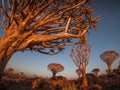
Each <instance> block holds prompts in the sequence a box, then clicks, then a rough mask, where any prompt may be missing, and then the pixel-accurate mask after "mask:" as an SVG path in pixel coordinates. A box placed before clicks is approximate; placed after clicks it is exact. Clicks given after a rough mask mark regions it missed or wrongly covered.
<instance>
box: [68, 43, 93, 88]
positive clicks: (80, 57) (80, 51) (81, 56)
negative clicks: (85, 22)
mask: <svg viewBox="0 0 120 90" xmlns="http://www.w3.org/2000/svg"><path fill="white" fill-rule="evenodd" d="M90 51H91V46H90V45H88V44H87V43H82V44H79V45H76V46H73V48H72V50H71V54H70V56H71V58H72V60H73V62H74V63H75V65H76V66H77V67H78V68H79V70H80V71H81V73H82V85H81V87H82V88H86V87H87V86H88V83H87V78H86V66H87V64H88V62H89V57H90Z"/></svg>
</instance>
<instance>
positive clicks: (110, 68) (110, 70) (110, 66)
mask: <svg viewBox="0 0 120 90" xmlns="http://www.w3.org/2000/svg"><path fill="white" fill-rule="evenodd" d="M108 73H109V74H110V73H112V64H108Z"/></svg>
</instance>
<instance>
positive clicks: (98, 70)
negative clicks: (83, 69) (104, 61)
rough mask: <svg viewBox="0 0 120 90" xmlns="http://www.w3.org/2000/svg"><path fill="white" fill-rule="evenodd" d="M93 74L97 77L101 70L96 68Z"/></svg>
mask: <svg viewBox="0 0 120 90" xmlns="http://www.w3.org/2000/svg"><path fill="white" fill-rule="evenodd" d="M92 72H93V74H94V75H95V76H97V75H98V73H99V72H100V69H99V68H94V69H93V70H92Z"/></svg>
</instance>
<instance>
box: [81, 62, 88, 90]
mask: <svg viewBox="0 0 120 90" xmlns="http://www.w3.org/2000/svg"><path fill="white" fill-rule="evenodd" d="M82 65H83V67H82V84H81V88H82V89H83V90H86V89H87V87H88V82H87V77H86V64H84V63H83V64H82Z"/></svg>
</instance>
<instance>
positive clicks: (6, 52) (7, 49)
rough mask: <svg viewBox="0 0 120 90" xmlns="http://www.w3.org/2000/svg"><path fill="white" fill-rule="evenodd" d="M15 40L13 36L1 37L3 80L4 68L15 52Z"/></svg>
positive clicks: (1, 73) (0, 49) (0, 72)
mask: <svg viewBox="0 0 120 90" xmlns="http://www.w3.org/2000/svg"><path fill="white" fill-rule="evenodd" d="M13 43H14V40H12V38H8V37H7V36H4V37H3V38H2V39H0V80H2V75H3V73H4V69H5V67H6V65H7V63H8V61H9V59H10V57H11V56H12V55H13V54H14V52H15V48H14V45H13Z"/></svg>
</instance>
